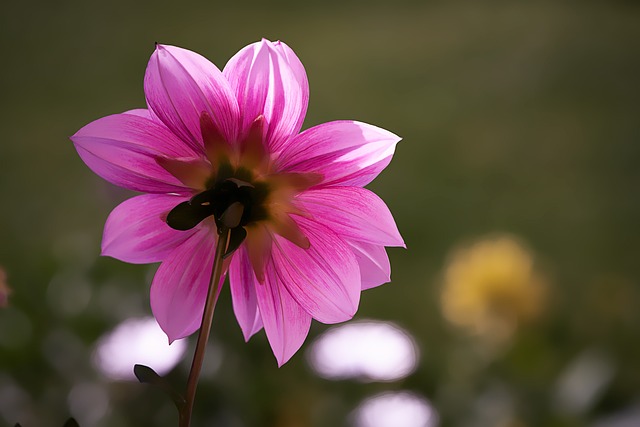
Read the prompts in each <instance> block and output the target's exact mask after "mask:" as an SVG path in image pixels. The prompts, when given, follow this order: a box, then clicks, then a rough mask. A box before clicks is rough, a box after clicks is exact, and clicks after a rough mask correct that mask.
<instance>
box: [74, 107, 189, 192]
mask: <svg viewBox="0 0 640 427" xmlns="http://www.w3.org/2000/svg"><path fill="white" fill-rule="evenodd" d="M71 140H72V141H73V143H74V145H75V147H76V150H77V151H78V154H79V155H80V157H81V158H82V160H83V161H84V162H85V163H86V164H87V166H89V168H90V169H91V170H92V171H94V172H95V173H96V174H98V175H100V176H101V177H102V178H104V179H106V180H107V181H109V182H111V183H113V184H116V185H119V186H121V187H124V188H128V189H130V190H134V191H143V192H147V193H176V192H177V193H181V192H182V193H183V192H185V191H188V188H187V187H185V186H184V185H183V184H182V183H181V182H180V181H179V180H178V179H177V178H175V177H174V176H173V175H171V174H170V173H169V172H167V171H166V170H165V169H164V168H162V167H161V166H160V165H158V163H157V162H156V158H157V157H158V156H166V157H193V156H195V153H194V152H193V151H192V150H191V149H189V148H188V147H186V146H185V145H184V144H183V143H182V141H180V140H179V139H178V138H177V137H176V136H175V135H173V134H172V133H171V132H170V131H169V129H167V128H166V127H165V126H163V125H162V124H159V123H156V122H154V121H152V120H150V119H147V118H144V117H141V116H139V115H135V114H130V113H125V114H114V115H111V116H107V117H103V118H101V119H98V120H95V121H93V122H91V123H89V124H88V125H86V126H84V127H83V128H82V129H80V130H79V131H78V132H77V133H76V134H75V135H73V136H72V137H71Z"/></svg>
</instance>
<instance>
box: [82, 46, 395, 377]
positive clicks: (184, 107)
mask: <svg viewBox="0 0 640 427" xmlns="http://www.w3.org/2000/svg"><path fill="white" fill-rule="evenodd" d="M144 91H145V94H146V99H147V106H148V108H147V109H139V110H132V111H128V112H125V113H122V114H115V115H112V116H107V117H104V118H101V119H98V120H96V121H94V122H91V123H89V124H88V125H86V126H85V127H83V128H82V129H80V130H79V131H78V132H77V133H76V134H75V135H74V136H73V137H72V138H71V139H72V140H73V142H74V144H75V147H76V149H77V150H78V154H80V157H81V158H82V160H84V162H85V163H86V164H87V165H88V166H89V167H90V168H91V169H92V170H93V171H94V172H95V173H96V174H98V175H100V176H101V177H102V178H104V179H106V180H107V181H110V182H112V183H113V184H116V185H119V186H122V187H124V188H128V189H131V190H135V191H140V192H143V193H147V194H144V195H140V196H136V197H133V198H131V199H129V200H127V201H125V202H124V203H122V204H121V205H119V206H118V207H116V208H115V209H114V210H113V212H112V213H111V214H110V216H109V218H108V219H107V223H106V225H105V229H104V236H103V241H102V254H103V255H108V256H112V257H114V258H117V259H120V260H122V261H125V262H131V263H151V262H158V261H162V264H161V265H160V267H159V268H158V271H157V272H156V274H155V277H154V279H153V283H152V285H151V308H152V310H153V314H154V316H155V317H156V319H157V321H158V323H159V324H160V326H161V327H162V329H163V330H164V331H165V332H166V334H167V335H168V337H169V339H170V340H171V341H173V340H175V339H178V338H182V337H185V336H188V335H190V334H192V333H193V332H194V331H196V330H197V329H198V328H199V326H200V321H201V318H202V312H203V307H204V302H205V296H206V293H207V289H208V285H209V283H208V282H209V279H210V274H211V269H212V263H213V255H214V250H215V243H216V238H217V228H218V227H219V226H221V223H222V222H224V223H225V224H224V225H225V226H226V227H228V228H231V237H230V243H229V248H228V250H227V254H226V255H227V258H226V262H227V264H226V268H227V272H228V275H229V279H230V280H229V282H230V287H231V295H232V300H233V308H234V311H235V314H236V317H237V319H238V323H239V324H240V327H241V328H242V332H243V334H244V337H245V339H247V340H248V339H249V338H250V337H251V336H252V335H253V334H255V333H256V332H258V331H259V330H260V329H262V328H263V327H264V329H265V332H266V334H267V338H268V339H269V343H270V344H271V348H272V349H273V352H274V354H275V356H276V358H277V360H278V363H279V365H282V364H283V363H285V362H286V361H287V360H289V358H290V357H291V356H292V355H293V354H294V353H295V352H296V351H297V350H298V349H299V348H300V346H301V345H302V342H303V341H304V339H305V338H306V336H307V334H308V331H309V326H310V323H311V319H312V318H314V319H316V320H318V321H320V322H323V323H336V322H342V321H345V320H348V319H350V318H351V317H353V315H354V314H355V312H356V310H357V308H358V303H359V299H360V291H361V290H363V289H368V288H372V287H374V286H378V285H380V284H382V283H386V282H388V281H389V280H390V266H389V260H388V258H387V254H386V252H385V246H404V243H403V240H402V237H401V236H400V234H399V232H398V229H397V227H396V225H395V222H394V220H393V217H392V216H391V213H390V212H389V209H388V208H387V206H386V205H385V203H384V202H383V201H382V200H381V199H380V198H379V197H378V196H376V195H375V194H374V193H372V192H371V191H369V190H366V189H364V188H363V187H364V186H365V185H367V184H368V183H369V182H371V181H372V180H373V179H374V178H375V177H376V176H377V175H378V174H379V173H380V171H382V170H383V169H384V168H385V167H386V166H387V165H388V164H389V162H390V161H391V157H392V155H393V153H394V150H395V146H396V144H397V143H398V141H399V140H400V138H399V137H397V136H396V135H394V134H392V133H390V132H388V131H386V130H383V129H380V128H378V127H375V126H371V125H368V124H364V123H359V122H355V121H336V122H330V123H325V124H322V125H319V126H315V127H312V128H310V129H307V130H305V131H304V132H302V133H300V128H301V126H302V122H303V121H304V117H305V113H306V110H307V103H308V98H309V88H308V83H307V76H306V73H305V70H304V67H303V66H302V63H301V62H300V60H299V59H298V57H297V56H296V55H295V53H294V52H293V51H292V50H291V48H289V46H287V45H286V44H284V43H282V42H275V43H273V42H270V41H268V40H262V41H261V42H257V43H254V44H251V45H249V46H247V47H245V48H244V49H242V50H241V51H240V52H238V53H237V54H236V55H235V56H234V57H233V58H231V60H230V61H229V62H228V63H227V65H226V66H225V68H224V70H223V71H222V72H221V71H220V70H218V68H216V66H215V65H214V64H212V63H211V62H209V61H208V60H207V59H205V58H204V57H202V56H200V55H198V54H197V53H194V52H191V51H188V50H185V49H181V48H178V47H174V46H163V45H158V46H156V50H155V52H154V53H153V55H152V56H151V59H150V60H149V64H148V66H147V70H146V74H145V78H144ZM228 209H231V210H232V211H234V212H235V216H236V219H235V221H233V220H229V219H228V218H227V219H225V218H222V217H221V215H222V213H223V212H224V211H225V210H228ZM225 221H226V222H225ZM229 221H231V222H232V223H229ZM223 280H224V279H223Z"/></svg>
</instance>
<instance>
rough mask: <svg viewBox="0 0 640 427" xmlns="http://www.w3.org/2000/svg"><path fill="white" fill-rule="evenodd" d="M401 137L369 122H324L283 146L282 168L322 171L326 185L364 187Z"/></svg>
mask: <svg viewBox="0 0 640 427" xmlns="http://www.w3.org/2000/svg"><path fill="white" fill-rule="evenodd" d="M400 139H401V138H400V137H398V136H397V135H394V134H393V133H391V132H389V131H386V130H384V129H381V128H379V127H376V126H372V125H368V124H366V123H360V122H354V121H335V122H329V123H324V124H321V125H318V126H314V127H312V128H310V129H307V130H306V131H304V132H302V133H301V134H299V135H297V136H296V137H294V138H293V140H291V141H290V143H288V144H287V145H286V146H285V147H284V148H283V150H282V153H281V154H280V157H279V169H280V170H282V171H285V172H315V173H321V174H323V175H324V181H323V185H354V186H358V187H363V186H365V185H367V184H368V183H370V182H371V181H372V180H373V179H374V178H375V177H376V176H378V174H379V173H380V172H381V171H382V170H383V169H384V168H385V167H387V165H388V164H389V162H390V161H391V157H392V156H393V153H394V151H395V147H396V144H397V143H398V142H399V141H400Z"/></svg>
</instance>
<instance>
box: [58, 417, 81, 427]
mask: <svg viewBox="0 0 640 427" xmlns="http://www.w3.org/2000/svg"><path fill="white" fill-rule="evenodd" d="M62 427H80V424H78V422H77V421H76V420H75V419H74V418H69V419H68V420H67V422H65V423H64V425H63V426H62Z"/></svg>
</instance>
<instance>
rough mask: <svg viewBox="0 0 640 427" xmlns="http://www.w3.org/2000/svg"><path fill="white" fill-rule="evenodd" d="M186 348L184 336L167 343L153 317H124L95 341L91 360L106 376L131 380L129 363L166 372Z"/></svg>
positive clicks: (177, 360) (159, 372) (161, 373)
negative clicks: (124, 318)
mask: <svg viewBox="0 0 640 427" xmlns="http://www.w3.org/2000/svg"><path fill="white" fill-rule="evenodd" d="M186 348H187V342H186V339H183V340H176V341H174V342H173V343H172V344H171V345H169V342H168V340H167V336H166V335H165V333H164V332H163V331H162V329H160V327H159V326H158V324H157V323H156V321H155V319H153V318H152V317H145V318H139V319H127V320H125V321H124V322H122V323H121V324H120V325H118V326H117V327H116V328H115V329H114V330H113V331H111V332H109V333H107V334H106V335H104V336H103V337H102V338H100V340H99V341H98V343H97V345H96V349H95V351H94V357H93V362H94V365H95V366H96V368H98V369H99V370H100V372H102V374H103V375H105V376H106V377H107V378H110V379H113V380H134V379H135V375H134V374H133V366H134V365H135V364H141V365H146V366H149V367H150V368H152V369H153V370H155V371H156V372H157V373H158V374H160V375H164V374H165V373H167V372H169V371H170V370H171V369H172V368H173V367H174V366H175V365H176V364H177V363H178V362H179V361H180V359H181V357H182V355H183V354H184V352H185V350H186Z"/></svg>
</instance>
